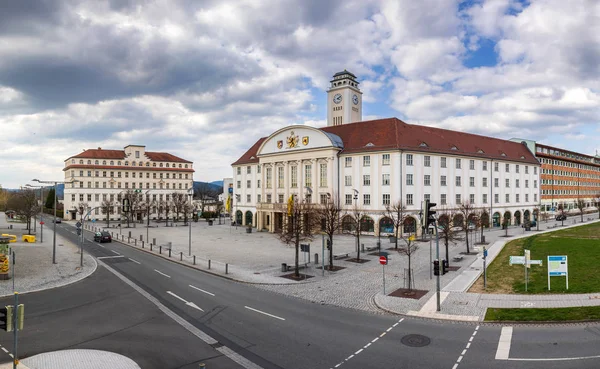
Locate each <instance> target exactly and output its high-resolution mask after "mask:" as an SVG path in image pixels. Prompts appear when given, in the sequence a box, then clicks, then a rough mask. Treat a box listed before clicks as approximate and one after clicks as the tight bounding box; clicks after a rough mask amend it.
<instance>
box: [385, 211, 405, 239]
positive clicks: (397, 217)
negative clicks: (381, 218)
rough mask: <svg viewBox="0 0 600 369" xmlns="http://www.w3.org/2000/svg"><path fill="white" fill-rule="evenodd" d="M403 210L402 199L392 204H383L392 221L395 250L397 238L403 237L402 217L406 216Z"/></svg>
mask: <svg viewBox="0 0 600 369" xmlns="http://www.w3.org/2000/svg"><path fill="white" fill-rule="evenodd" d="M405 212H406V206H405V205H404V204H402V200H398V201H396V202H395V203H393V204H388V205H386V206H385V214H386V215H387V216H388V217H389V218H390V219H392V222H393V223H394V236H395V245H394V249H395V250H398V238H401V239H402V238H403V237H402V226H403V225H404V219H405V218H406V214H405Z"/></svg>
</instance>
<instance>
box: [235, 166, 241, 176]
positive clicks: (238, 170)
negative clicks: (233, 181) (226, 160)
mask: <svg viewBox="0 0 600 369" xmlns="http://www.w3.org/2000/svg"><path fill="white" fill-rule="evenodd" d="M236 169H237V175H238V176H239V175H241V174H242V168H241V167H237V168H236Z"/></svg>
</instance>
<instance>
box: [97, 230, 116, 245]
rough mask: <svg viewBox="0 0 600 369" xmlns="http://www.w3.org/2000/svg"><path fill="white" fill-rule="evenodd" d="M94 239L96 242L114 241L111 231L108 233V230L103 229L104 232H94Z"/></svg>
mask: <svg viewBox="0 0 600 369" xmlns="http://www.w3.org/2000/svg"><path fill="white" fill-rule="evenodd" d="M94 241H96V242H100V243H102V242H112V237H111V235H110V233H108V232H107V231H102V232H96V233H95V234H94Z"/></svg>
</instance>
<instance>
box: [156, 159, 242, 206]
mask: <svg viewBox="0 0 600 369" xmlns="http://www.w3.org/2000/svg"><path fill="white" fill-rule="evenodd" d="M166 166H167V168H168V167H169V163H167V165H166ZM250 214H252V213H250Z"/></svg>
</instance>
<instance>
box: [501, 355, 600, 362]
mask: <svg viewBox="0 0 600 369" xmlns="http://www.w3.org/2000/svg"><path fill="white" fill-rule="evenodd" d="M598 358H600V355H594V356H576V357H556V358H543V359H519V358H508V359H506V360H511V361H572V360H586V359H598Z"/></svg>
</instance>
